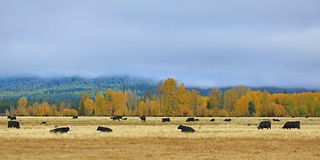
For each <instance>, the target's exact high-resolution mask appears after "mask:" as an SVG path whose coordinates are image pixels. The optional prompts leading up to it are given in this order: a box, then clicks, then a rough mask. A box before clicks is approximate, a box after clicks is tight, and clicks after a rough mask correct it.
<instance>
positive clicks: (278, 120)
mask: <svg viewBox="0 0 320 160" xmlns="http://www.w3.org/2000/svg"><path fill="white" fill-rule="evenodd" d="M272 120H273V121H277V122H280V119H272Z"/></svg>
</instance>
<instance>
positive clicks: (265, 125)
mask: <svg viewBox="0 0 320 160" xmlns="http://www.w3.org/2000/svg"><path fill="white" fill-rule="evenodd" d="M263 128H267V129H269V128H270V129H271V122H270V121H262V122H260V124H259V126H258V129H263Z"/></svg>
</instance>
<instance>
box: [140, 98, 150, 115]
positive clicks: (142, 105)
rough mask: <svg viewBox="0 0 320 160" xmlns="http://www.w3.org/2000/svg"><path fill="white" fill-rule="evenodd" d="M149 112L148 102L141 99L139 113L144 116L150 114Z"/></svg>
mask: <svg viewBox="0 0 320 160" xmlns="http://www.w3.org/2000/svg"><path fill="white" fill-rule="evenodd" d="M148 114H149V109H148V108H147V105H146V103H145V102H144V101H140V102H139V103H138V107H137V115H139V116H142V115H148Z"/></svg>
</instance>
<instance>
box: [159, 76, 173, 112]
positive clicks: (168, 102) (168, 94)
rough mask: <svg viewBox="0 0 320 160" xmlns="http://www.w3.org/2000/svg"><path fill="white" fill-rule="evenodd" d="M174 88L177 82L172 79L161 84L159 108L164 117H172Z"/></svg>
mask: <svg viewBox="0 0 320 160" xmlns="http://www.w3.org/2000/svg"><path fill="white" fill-rule="evenodd" d="M176 87H177V81H176V80H174V79H173V78H168V79H166V80H165V81H164V82H163V85H162V86H161V88H160V90H161V92H162V94H161V106H162V108H163V113H164V115H165V116H172V115H174V112H175V111H176V100H177V98H176V96H177V95H176V90H177V89H176Z"/></svg>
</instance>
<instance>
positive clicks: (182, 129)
mask: <svg viewBox="0 0 320 160" xmlns="http://www.w3.org/2000/svg"><path fill="white" fill-rule="evenodd" d="M178 129H181V132H195V130H194V129H193V128H191V127H188V126H183V125H179V127H178Z"/></svg>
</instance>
